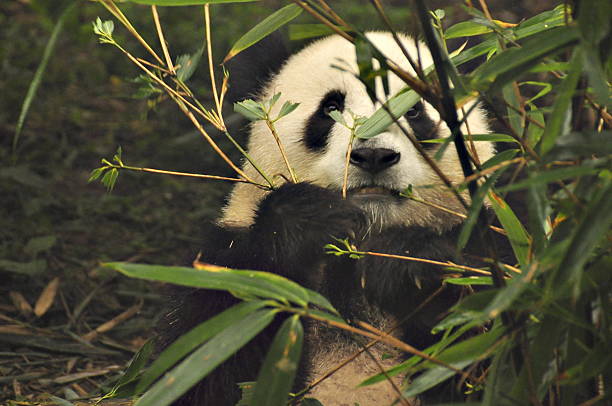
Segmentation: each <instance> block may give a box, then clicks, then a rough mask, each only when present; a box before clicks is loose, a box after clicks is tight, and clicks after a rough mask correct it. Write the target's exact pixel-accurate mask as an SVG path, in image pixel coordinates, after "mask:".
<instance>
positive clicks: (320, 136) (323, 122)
mask: <svg viewBox="0 0 612 406" xmlns="http://www.w3.org/2000/svg"><path fill="white" fill-rule="evenodd" d="M345 97H346V96H345V94H344V93H342V92H341V91H339V90H332V91H331V92H328V93H327V94H326V95H325V97H323V99H322V100H321V102H320V103H319V108H317V111H315V112H314V114H313V115H312V116H310V118H309V119H308V123H306V133H305V134H304V143H305V144H306V146H307V147H308V148H309V149H311V150H312V151H320V150H322V149H324V148H325V146H326V145H327V139H328V138H329V132H330V131H331V128H332V126H333V125H334V124H335V123H336V122H335V121H334V120H333V119H332V118H331V117H330V116H329V113H330V112H331V111H333V110H338V111H340V112H342V111H344V98H345Z"/></svg>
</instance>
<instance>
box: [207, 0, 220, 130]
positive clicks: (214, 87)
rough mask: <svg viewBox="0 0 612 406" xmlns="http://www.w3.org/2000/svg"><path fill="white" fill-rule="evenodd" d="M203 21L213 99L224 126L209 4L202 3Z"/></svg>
mask: <svg viewBox="0 0 612 406" xmlns="http://www.w3.org/2000/svg"><path fill="white" fill-rule="evenodd" d="M204 22H205V27H206V55H207V56H208V71H209V72H210V83H211V87H212V92H213V99H214V100H215V105H216V107H217V114H218V116H219V120H220V123H222V124H223V126H224V127H225V123H224V122H223V114H222V112H221V99H220V98H219V94H218V93H217V83H216V82H217V81H216V80H215V69H214V67H213V55H212V39H211V35H210V4H205V5H204Z"/></svg>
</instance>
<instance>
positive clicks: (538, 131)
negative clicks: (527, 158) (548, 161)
mask: <svg viewBox="0 0 612 406" xmlns="http://www.w3.org/2000/svg"><path fill="white" fill-rule="evenodd" d="M527 117H529V118H530V119H531V120H533V121H534V122H536V123H540V124H542V125H544V126H545V124H546V123H545V122H544V114H542V112H541V111H540V110H539V109H537V108H533V109H532V110H529V111H527ZM526 123H527V143H528V144H529V146H530V147H532V148H533V147H535V145H536V144H537V143H538V142H539V141H540V139H541V138H542V135H544V128H542V127H540V126H538V125H537V124H534V123H533V122H531V121H529V120H527V121H526Z"/></svg>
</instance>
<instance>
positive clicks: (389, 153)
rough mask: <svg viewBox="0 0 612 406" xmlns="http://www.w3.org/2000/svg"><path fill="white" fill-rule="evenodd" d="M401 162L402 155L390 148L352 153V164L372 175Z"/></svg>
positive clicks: (360, 150) (360, 149) (361, 150)
mask: <svg viewBox="0 0 612 406" xmlns="http://www.w3.org/2000/svg"><path fill="white" fill-rule="evenodd" d="M399 160H400V153H399V152H395V151H393V150H391V149H388V148H358V149H355V150H353V151H352V152H351V163H352V164H353V165H355V166H357V167H359V168H361V169H363V170H364V171H367V172H370V173H371V174H375V173H378V172H380V171H382V170H384V169H387V168H389V167H391V166H393V165H395V164H396V163H398V162H399Z"/></svg>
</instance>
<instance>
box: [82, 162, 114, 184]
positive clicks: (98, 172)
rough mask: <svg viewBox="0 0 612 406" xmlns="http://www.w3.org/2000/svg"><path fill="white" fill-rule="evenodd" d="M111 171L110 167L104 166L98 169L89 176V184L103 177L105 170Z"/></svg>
mask: <svg viewBox="0 0 612 406" xmlns="http://www.w3.org/2000/svg"><path fill="white" fill-rule="evenodd" d="M107 169H109V167H108V166H102V167H100V168H96V169H94V170H93V171H91V174H90V175H89V179H87V182H88V183H90V182H93V181H94V180H96V179H98V178H99V177H100V176H102V174H103V173H104V171H105V170H107Z"/></svg>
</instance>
